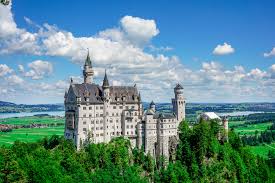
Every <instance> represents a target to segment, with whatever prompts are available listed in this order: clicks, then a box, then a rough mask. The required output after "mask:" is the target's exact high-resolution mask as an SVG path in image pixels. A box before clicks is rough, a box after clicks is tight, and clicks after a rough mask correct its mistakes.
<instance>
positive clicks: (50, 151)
mask: <svg viewBox="0 0 275 183" xmlns="http://www.w3.org/2000/svg"><path fill="white" fill-rule="evenodd" d="M179 130H180V135H179V138H180V141H179V145H178V147H177V151H176V154H175V156H173V157H171V159H173V161H171V162H166V161H165V160H164V159H162V158H161V160H159V161H158V162H155V161H154V160H153V158H152V157H150V156H148V155H144V154H143V153H142V152H141V151H140V150H137V149H131V146H130V142H129V141H128V140H125V139H123V138H116V139H113V140H112V141H111V142H110V143H108V144H90V145H88V146H87V147H85V148H83V149H82V150H80V151H76V149H75V147H74V145H73V144H72V142H70V141H66V140H64V139H63V138H60V137H57V136H52V137H51V138H50V139H46V138H45V139H43V140H42V141H40V142H37V143H22V142H15V143H14V145H13V146H11V147H1V148H0V182H62V183H63V182H275V171H274V169H273V168H272V165H273V166H274V160H273V161H272V160H270V161H265V160H264V159H261V158H259V157H255V156H254V155H252V154H251V153H250V152H249V151H247V150H246V148H244V147H243V145H242V143H241V140H240V138H239V137H238V136H237V135H236V134H235V133H234V132H230V133H229V141H228V142H227V141H218V140H217V136H218V134H219V128H218V125H217V123H216V122H214V121H212V122H210V123H206V122H201V123H200V124H198V125H196V126H194V128H192V129H190V128H189V127H188V125H187V123H186V122H182V123H181V125H180V127H179ZM164 165H165V166H164Z"/></svg>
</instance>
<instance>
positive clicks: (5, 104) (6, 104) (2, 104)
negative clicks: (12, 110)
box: [0, 101, 16, 106]
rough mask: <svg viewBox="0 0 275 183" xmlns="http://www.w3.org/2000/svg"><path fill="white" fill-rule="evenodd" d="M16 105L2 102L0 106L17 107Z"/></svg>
mask: <svg viewBox="0 0 275 183" xmlns="http://www.w3.org/2000/svg"><path fill="white" fill-rule="evenodd" d="M15 105H16V104H15V103H11V102H4V101H0V106H15Z"/></svg>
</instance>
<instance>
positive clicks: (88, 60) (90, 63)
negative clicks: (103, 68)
mask: <svg viewBox="0 0 275 183" xmlns="http://www.w3.org/2000/svg"><path fill="white" fill-rule="evenodd" d="M84 66H90V67H92V61H91V58H90V51H89V48H88V54H87V57H86V60H85V65H84Z"/></svg>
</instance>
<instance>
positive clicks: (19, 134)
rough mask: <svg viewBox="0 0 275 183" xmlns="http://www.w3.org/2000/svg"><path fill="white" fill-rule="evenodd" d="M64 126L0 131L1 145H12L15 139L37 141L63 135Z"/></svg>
mask: <svg viewBox="0 0 275 183" xmlns="http://www.w3.org/2000/svg"><path fill="white" fill-rule="evenodd" d="M63 134H64V126H57V127H49V128H20V129H14V130H13V131H12V132H0V145H8V146H9V145H11V144H13V142H14V141H16V140H20V141H23V142H36V141H37V140H39V139H42V138H44V137H46V136H47V137H49V136H52V135H63Z"/></svg>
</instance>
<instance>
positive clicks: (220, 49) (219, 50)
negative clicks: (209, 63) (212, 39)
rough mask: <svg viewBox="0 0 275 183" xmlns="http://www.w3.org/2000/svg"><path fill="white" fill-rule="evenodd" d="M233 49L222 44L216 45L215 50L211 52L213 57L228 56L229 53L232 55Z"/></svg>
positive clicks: (228, 45)
mask: <svg viewBox="0 0 275 183" xmlns="http://www.w3.org/2000/svg"><path fill="white" fill-rule="evenodd" d="M234 51H235V50H234V48H233V47H232V46H231V45H230V44H227V43H224V44H223V45H217V46H216V48H215V49H214V50H213V54H214V55H228V54H231V53H234Z"/></svg>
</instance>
